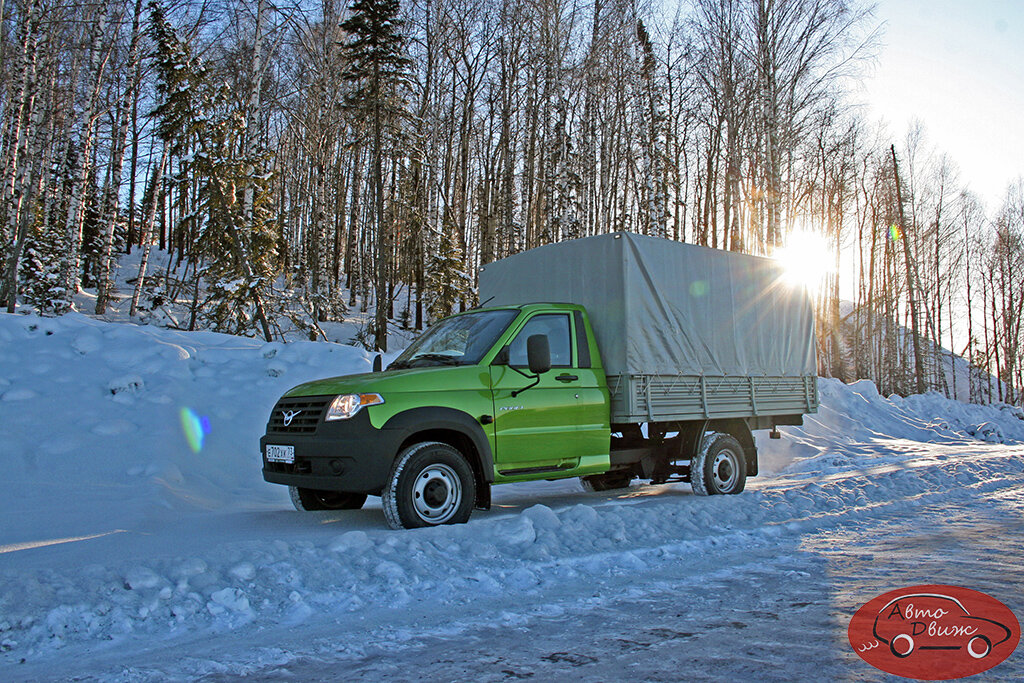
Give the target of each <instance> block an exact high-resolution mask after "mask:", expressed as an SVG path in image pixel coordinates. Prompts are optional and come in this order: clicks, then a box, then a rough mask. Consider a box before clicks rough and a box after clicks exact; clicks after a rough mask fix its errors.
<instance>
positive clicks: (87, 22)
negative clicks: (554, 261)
mask: <svg viewBox="0 0 1024 683" xmlns="http://www.w3.org/2000/svg"><path fill="white" fill-rule="evenodd" d="M882 40H884V29H883V27H880V26H879V22H878V21H877V19H875V17H874V14H873V10H872V7H871V6H870V5H868V4H864V3H861V2H859V1H858V0H677V2H672V1H670V0H669V1H666V2H665V3H659V2H657V1H655V0H650V1H648V0H405V2H399V0H355V1H354V2H352V3H351V4H350V3H348V2H343V1H337V0H322V2H307V1H306V0H280V1H275V2H271V1H270V0H146V2H143V0H105V1H97V2H90V1H88V0H0V64H3V66H4V68H3V70H2V72H0V126H2V131H0V182H2V189H0V259H2V264H3V265H2V271H0V303H2V305H3V306H4V307H5V309H6V310H7V311H8V312H11V313H13V312H15V311H19V310H23V311H32V312H37V313H39V314H42V315H60V314H62V313H65V312H67V311H69V310H71V309H72V308H73V306H74V303H73V297H74V296H75V294H76V293H77V292H79V291H82V290H84V289H88V290H90V291H95V311H89V313H95V314H96V315H103V314H104V313H105V312H106V311H107V310H108V309H109V307H110V306H111V305H112V302H113V301H115V300H124V301H127V300H130V314H131V316H133V317H140V318H141V317H142V316H143V314H144V312H145V311H146V310H149V309H151V308H152V307H153V306H154V305H155V304H156V303H159V302H160V301H167V300H170V301H178V302H184V304H185V307H186V308H187V311H188V315H187V316H186V319H185V320H183V321H182V327H185V328H187V329H214V330H217V331H222V332H228V333H232V334H240V335H249V336H259V337H262V338H265V339H267V340H272V339H281V338H283V336H284V334H285V332H286V331H288V330H292V331H294V330H296V329H298V330H301V331H302V334H303V335H304V336H306V337H308V338H310V339H317V338H320V337H322V336H323V335H322V331H321V329H320V325H321V324H322V323H324V322H327V321H337V320H344V319H345V318H346V316H350V315H352V314H353V312H355V311H361V312H364V313H366V312H372V316H371V322H370V324H368V325H367V326H366V327H365V329H364V330H363V333H362V334H361V336H360V339H359V341H360V342H361V343H363V344H364V345H365V346H366V347H367V348H369V349H379V350H387V349H388V343H389V334H390V332H389V331H391V332H393V330H395V329H397V328H402V329H407V330H419V329H422V328H423V327H424V326H426V325H428V324H429V323H430V322H431V321H432V320H435V319H437V318H439V317H442V316H444V315H448V314H450V313H452V312H454V311H459V310H465V309H467V308H471V307H473V306H475V305H477V304H478V303H479V302H478V301H477V297H476V284H475V281H476V273H477V272H478V269H479V268H480V266H481V265H484V264H486V263H488V262H490V261H493V260H495V259H499V258H502V257H505V256H507V255H510V254H513V253H516V252H519V251H522V250H525V249H529V248H532V247H536V246H539V245H543V244H546V243H550V242H556V241H560V240H566V239H572V238H577V237H584V236H588V235H594V234H599V233H607V232H612V231H619V230H628V231H633V232H638V233H642V234H645V235H654V236H661V237H666V238H669V239H673V240H681V241H685V242H691V243H695V244H701V245H706V246H710V247H716V248H720V249H729V250H734V251H741V252H746V253H751V254H757V255H765V256H772V255H773V254H775V253H776V252H777V250H779V249H784V248H790V247H792V246H794V245H795V244H799V243H800V242H802V241H817V242H820V243H821V244H822V245H823V246H824V248H825V249H826V251H825V252H824V253H827V257H824V258H822V259H821V260H822V261H823V262H824V261H827V266H828V267H827V268H825V269H823V281H822V282H821V284H820V286H818V287H816V288H815V300H816V306H817V321H818V323H817V324H818V342H819V372H820V374H822V375H823V376H833V377H837V378H840V379H842V380H845V381H852V380H854V379H858V378H866V379H870V380H873V381H874V382H875V383H876V384H877V385H878V387H879V389H880V391H882V392H883V394H888V393H898V394H903V395H906V394H909V393H920V392H925V391H930V390H935V391H940V392H943V393H945V394H946V395H947V396H950V395H959V396H964V397H969V398H970V399H971V400H972V401H978V402H990V401H1004V402H1007V403H1015V404H1018V405H1019V404H1021V402H1022V400H1024V397H1022V395H1021V387H1024V367H1022V364H1021V346H1022V342H1024V330H1022V327H1021V321H1022V318H1024V275H1022V273H1024V183H1022V182H1021V181H1017V182H1016V183H1014V184H1011V185H1010V186H1009V187H1007V188H1005V193H1004V200H1003V201H1002V202H1001V204H1000V205H999V206H995V207H989V206H986V205H985V204H984V203H983V202H982V201H981V200H980V199H979V197H978V196H977V195H976V194H974V193H973V192H972V191H971V189H970V187H969V184H968V183H969V180H970V179H968V178H962V177H961V176H960V174H959V172H958V169H957V165H956V162H955V160H954V159H951V158H949V157H948V156H947V155H945V154H943V153H942V151H941V150H937V149H935V148H933V147H931V146H930V144H929V142H928V139H927V135H926V129H925V127H924V125H922V124H915V125H912V126H911V127H910V128H909V130H904V131H898V132H894V131H892V130H890V129H889V128H888V127H887V125H886V124H884V123H881V122H875V121H871V120H869V119H868V118H867V117H866V116H865V115H864V113H863V110H864V107H863V106H862V104H863V103H861V102H858V100H857V95H858V82H859V81H860V79H862V78H864V76H865V74H867V73H870V70H871V68H872V59H873V56H874V55H875V51H876V49H877V46H878V45H879V44H880V41H882ZM987 189H990V188H987ZM1000 189H1001V188H1000ZM136 250H138V252H139V253H141V257H139V259H138V266H137V268H138V272H137V273H132V274H131V275H130V277H128V278H127V281H128V282H130V283H131V290H130V291H115V286H114V282H115V278H114V273H115V269H116V268H117V267H118V261H119V257H120V256H121V255H123V254H128V253H132V252H134V251H136ZM153 250H161V252H160V253H169V254H173V257H172V258H171V259H170V260H169V262H168V265H167V267H166V268H161V267H159V266H158V264H157V263H155V262H151V260H150V255H151V253H152V252H153ZM841 290H842V291H841ZM286 328H287V329H286ZM943 347H945V348H946V349H949V350H951V351H952V352H953V354H957V355H960V356H963V357H964V358H965V359H967V361H968V362H969V363H970V366H971V369H970V371H969V372H967V373H957V372H954V371H953V365H952V364H953V363H954V358H953V355H952V354H950V353H949V352H947V351H943ZM964 374H966V376H964ZM965 382H966V383H967V386H964V383H965ZM958 384H959V386H958Z"/></svg>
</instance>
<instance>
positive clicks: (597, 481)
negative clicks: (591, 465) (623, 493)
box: [580, 472, 633, 492]
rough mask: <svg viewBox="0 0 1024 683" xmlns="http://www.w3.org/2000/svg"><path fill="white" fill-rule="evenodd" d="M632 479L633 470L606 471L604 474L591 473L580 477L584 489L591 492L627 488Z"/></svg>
mask: <svg viewBox="0 0 1024 683" xmlns="http://www.w3.org/2000/svg"><path fill="white" fill-rule="evenodd" d="M631 481H633V473H632V472H629V473H623V472H606V473H604V474H591V475H590V476H588V477H580V485H581V486H583V490H584V491H591V492H594V491H614V490H615V489H627V488H629V482H631Z"/></svg>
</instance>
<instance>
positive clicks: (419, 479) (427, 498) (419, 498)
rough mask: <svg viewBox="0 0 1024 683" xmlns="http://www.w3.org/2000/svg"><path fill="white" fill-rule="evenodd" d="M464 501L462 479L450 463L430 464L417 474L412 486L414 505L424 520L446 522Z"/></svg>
mask: <svg viewBox="0 0 1024 683" xmlns="http://www.w3.org/2000/svg"><path fill="white" fill-rule="evenodd" d="M461 503H462V481H461V480H459V475H458V474H456V473H455V470H453V469H452V468H451V467H449V466H448V465H445V464H442V463H435V464H433V465H428V466H427V467H425V468H423V470H422V471H421V472H420V473H419V474H418V475H417V476H416V483H415V484H413V487H412V506H413V509H414V510H416V515H417V516H418V517H419V518H420V519H422V520H423V521H424V522H429V523H431V524H444V523H445V522H447V521H448V520H449V519H451V518H452V517H453V516H454V515H455V513H456V512H457V511H458V509H459V505H460V504H461Z"/></svg>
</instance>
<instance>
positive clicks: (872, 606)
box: [849, 585, 1020, 681]
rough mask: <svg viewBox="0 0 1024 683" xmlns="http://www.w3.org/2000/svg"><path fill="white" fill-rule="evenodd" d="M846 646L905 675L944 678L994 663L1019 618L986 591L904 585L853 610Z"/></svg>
mask: <svg viewBox="0 0 1024 683" xmlns="http://www.w3.org/2000/svg"><path fill="white" fill-rule="evenodd" d="M849 637H850V645H852V646H853V649H854V651H855V652H856V653H857V654H858V655H860V658H861V659H863V660H864V661H865V662H867V663H868V664H870V665H871V666H873V667H875V668H876V669H881V670H882V671H885V672H886V673H890V674H895V675H897V676H903V677H905V678H919V679H923V680H928V681H944V680H949V679H951V678H963V677H964V676H973V675H974V674H978V673H981V672H982V671H987V670H989V669H991V668H992V667H994V666H996V665H997V664H999V663H1000V662H1002V661H1003V660H1005V659H1006V658H1007V657H1009V656H1010V655H1011V654H1012V653H1013V651H1014V650H1015V649H1017V643H1018V642H1020V623H1019V622H1018V621H1017V617H1016V616H1014V614H1013V612H1011V611H1010V608H1008V607H1007V606H1006V605H1004V604H1003V603H1001V602H999V601H998V600H996V599H995V598H993V597H992V596H990V595H986V594H984V593H979V592H978V591H974V590H970V589H968V588H960V587H959V586H940V585H930V586H910V587H909V588H900V589H897V590H893V591H889V592H888V593H884V594H882V595H879V596H878V597H877V598H875V599H873V600H871V601H869V602H868V603H867V604H865V605H864V606H863V607H861V608H860V609H859V610H857V613H856V614H854V615H853V619H851V620H850V629H849Z"/></svg>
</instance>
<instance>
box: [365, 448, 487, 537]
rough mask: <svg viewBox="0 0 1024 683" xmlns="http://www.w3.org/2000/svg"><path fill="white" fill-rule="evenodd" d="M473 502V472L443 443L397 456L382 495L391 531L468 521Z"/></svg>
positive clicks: (382, 502)
mask: <svg viewBox="0 0 1024 683" xmlns="http://www.w3.org/2000/svg"><path fill="white" fill-rule="evenodd" d="M475 500H476V480H475V479H474V478H473V469H472V467H470V465H469V463H468V462H466V459H465V457H463V455H462V453H460V452H459V451H458V450H456V449H455V448H453V447H452V446H449V445H448V444H446V443H441V442H438V441H428V442H424V443H419V444H414V445H412V446H410V447H408V448H406V449H405V450H404V451H402V452H401V453H399V454H398V457H397V458H396V459H395V464H394V465H393V466H392V468H391V476H389V477H388V483H387V484H386V485H385V486H384V491H383V492H382V493H381V505H382V506H383V507H384V517H385V518H386V519H387V522H388V526H390V527H391V528H392V529H414V528H417V527H425V526H438V525H440V524H463V523H465V522H466V521H468V520H469V515H470V514H471V513H472V512H473V504H474V501H475Z"/></svg>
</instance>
